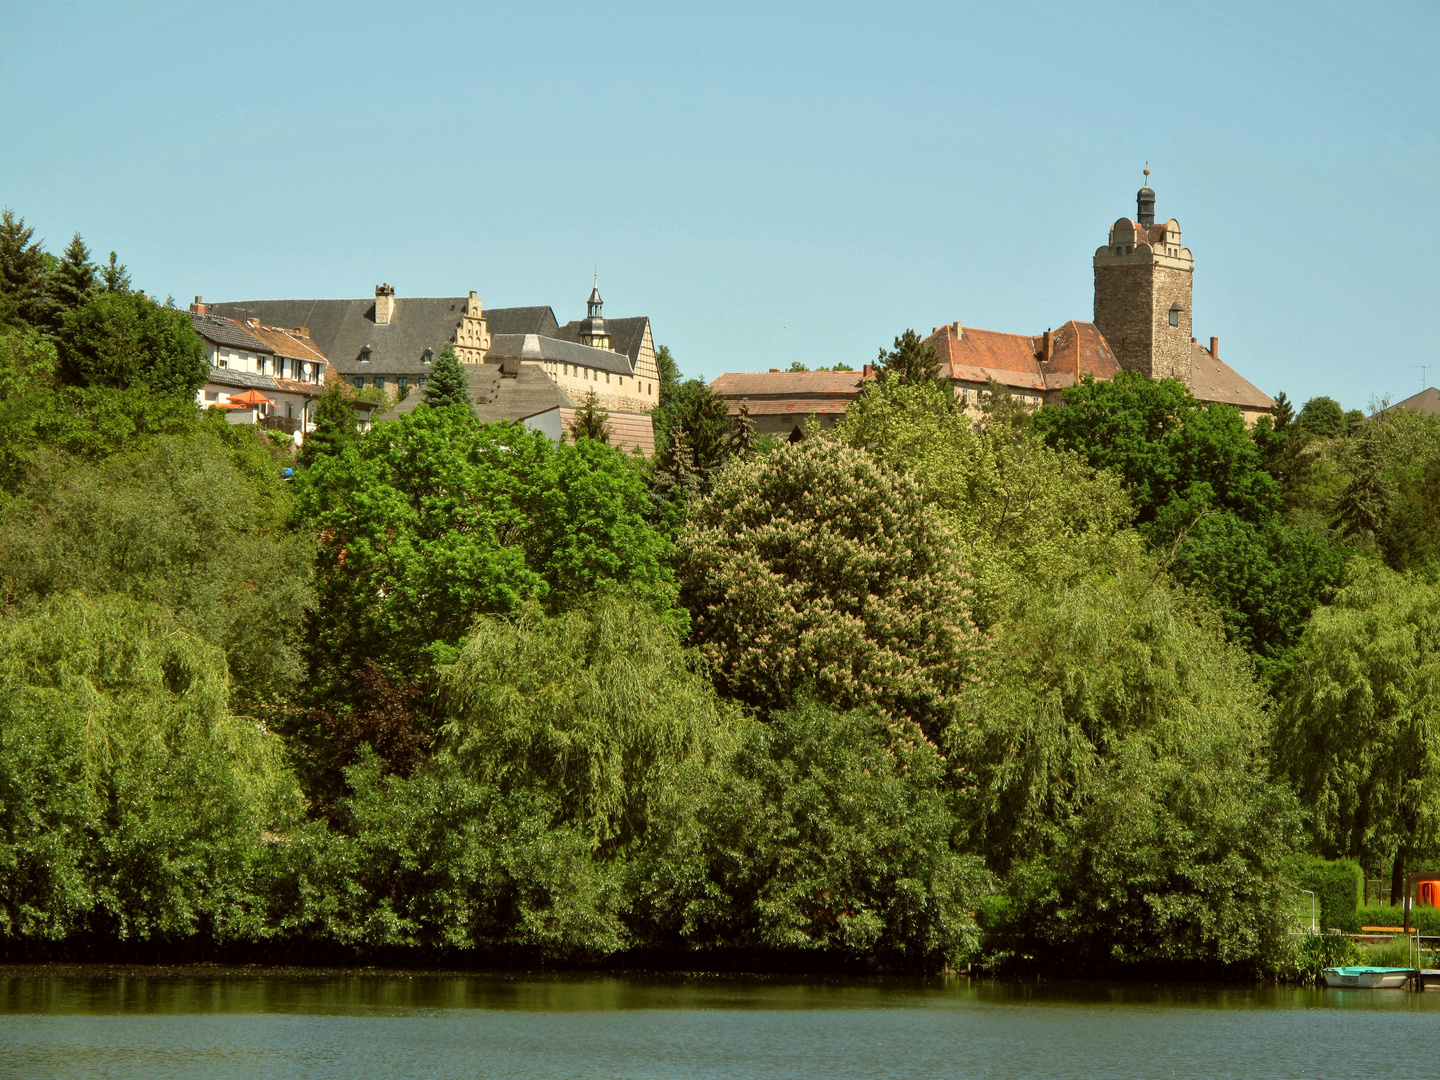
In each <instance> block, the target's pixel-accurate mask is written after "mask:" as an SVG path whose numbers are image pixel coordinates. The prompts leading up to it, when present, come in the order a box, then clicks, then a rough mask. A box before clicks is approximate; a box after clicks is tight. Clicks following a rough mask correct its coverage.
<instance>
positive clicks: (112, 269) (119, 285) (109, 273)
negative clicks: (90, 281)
mask: <svg viewBox="0 0 1440 1080" xmlns="http://www.w3.org/2000/svg"><path fill="white" fill-rule="evenodd" d="M100 284H101V285H103V286H104V287H105V291H106V292H129V291H130V271H129V270H127V269H126V268H125V264H124V263H122V262H121V261H120V260H119V259H117V258H116V257H115V252H113V251H112V252H110V261H109V262H107V263H106V264H105V265H104V266H102V267H100Z"/></svg>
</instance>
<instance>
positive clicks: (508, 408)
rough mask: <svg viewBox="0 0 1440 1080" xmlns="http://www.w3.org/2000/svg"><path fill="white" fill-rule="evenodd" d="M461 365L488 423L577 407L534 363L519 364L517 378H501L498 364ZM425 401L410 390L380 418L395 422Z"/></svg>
mask: <svg viewBox="0 0 1440 1080" xmlns="http://www.w3.org/2000/svg"><path fill="white" fill-rule="evenodd" d="M462 366H463V367H464V368H465V374H466V376H467V377H468V378H469V382H470V397H471V400H472V401H473V403H474V406H473V407H474V409H475V415H476V416H478V417H479V418H480V419H481V420H483V421H485V422H486V423H487V424H488V423H494V422H496V421H498V420H524V419H525V418H526V417H529V416H535V415H536V414H537V413H543V412H548V411H549V410H550V409H555V408H561V409H573V408H575V402H573V401H572V400H571V399H570V397H569V395H568V394H566V393H565V392H564V391H563V390H561V389H560V388H559V387H558V386H556V385H555V383H554V381H553V380H552V379H551V378H550V376H549V375H546V374H545V371H544V369H542V368H538V367H536V366H535V365H534V364H521V365H519V368H520V373H519V375H518V376H517V377H515V378H505V377H502V376H501V374H500V365H499V364H464V365H462ZM424 400H425V394H424V392H423V391H411V393H410V395H409V396H408V397H406V399H405V400H404V401H402V402H400V404H398V405H396V406H394V407H393V408H391V409H389V410H387V411H386V412H384V413H382V414H381V415H380V417H379V419H381V420H394V419H395V418H396V417H397V416H404V415H405V414H406V413H409V412H413V411H415V409H416V408H418V407H419V406H420V404H421V402H423V401H424Z"/></svg>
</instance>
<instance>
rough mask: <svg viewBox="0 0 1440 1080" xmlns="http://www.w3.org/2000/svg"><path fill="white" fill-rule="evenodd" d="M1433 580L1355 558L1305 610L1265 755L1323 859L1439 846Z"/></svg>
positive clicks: (1405, 855) (1439, 656)
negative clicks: (1307, 818) (1332, 588)
mask: <svg viewBox="0 0 1440 1080" xmlns="http://www.w3.org/2000/svg"><path fill="white" fill-rule="evenodd" d="M1437 641H1440V589H1437V588H1436V587H1435V586H1434V585H1431V584H1428V583H1423V582H1420V581H1417V580H1415V579H1414V578H1410V577H1405V576H1402V575H1400V574H1396V573H1395V572H1394V571H1391V570H1387V569H1385V568H1383V567H1380V566H1376V565H1373V564H1368V563H1366V562H1363V561H1357V562H1356V564H1355V566H1354V568H1353V573H1352V576H1351V578H1350V580H1349V581H1348V582H1347V584H1346V586H1345V588H1343V589H1342V590H1341V591H1340V593H1339V595H1337V597H1336V598H1335V602H1334V603H1333V604H1332V605H1330V606H1329V607H1324V608H1320V609H1319V610H1317V611H1316V612H1315V613H1314V615H1313V616H1312V617H1311V620H1310V627H1309V629H1308V630H1307V631H1306V634H1305V637H1304V638H1303V640H1302V642H1301V646H1300V661H1299V663H1298V664H1296V666H1295V668H1294V670H1293V672H1292V675H1291V679H1290V681H1289V684H1288V686H1287V688H1286V693H1285V694H1284V696H1283V699H1282V701H1281V708H1280V710H1279V714H1278V716H1277V721H1276V734H1275V762H1276V767H1277V769H1278V771H1279V773H1280V775H1282V776H1284V777H1285V778H1286V779H1288V780H1289V781H1290V782H1291V783H1292V784H1294V786H1295V790H1296V792H1297V793H1298V794H1299V796H1300V800H1301V802H1302V803H1303V804H1304V806H1305V807H1306V809H1307V810H1308V811H1309V812H1310V814H1311V817H1312V822H1313V824H1312V829H1313V833H1314V837H1315V841H1316V843H1317V845H1318V846H1319V849H1320V852H1321V854H1324V855H1326V856H1327V857H1336V856H1342V855H1348V856H1352V857H1355V858H1358V859H1360V860H1361V862H1362V864H1363V865H1365V866H1374V865H1375V864H1376V863H1377V862H1379V861H1380V860H1381V859H1382V858H1385V859H1390V858H1394V859H1396V860H1397V861H1398V862H1399V863H1400V865H1402V866H1403V865H1412V863H1411V862H1410V861H1409V860H1411V859H1413V858H1416V857H1421V856H1423V857H1433V856H1434V855H1436V854H1440V851H1437V845H1436V843H1435V841H1434V839H1433V838H1434V837H1435V835H1436V832H1437V827H1440V652H1437V649H1436V643H1437Z"/></svg>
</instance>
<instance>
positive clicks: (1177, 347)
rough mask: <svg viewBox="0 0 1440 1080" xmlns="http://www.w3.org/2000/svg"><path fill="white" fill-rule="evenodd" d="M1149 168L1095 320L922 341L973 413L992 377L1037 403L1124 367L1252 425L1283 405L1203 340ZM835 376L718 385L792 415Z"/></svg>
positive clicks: (733, 405) (1185, 253) (1187, 276)
mask: <svg viewBox="0 0 1440 1080" xmlns="http://www.w3.org/2000/svg"><path fill="white" fill-rule="evenodd" d="M1145 175H1146V178H1147V182H1146V184H1145V186H1144V187H1142V188H1141V189H1140V191H1139V192H1138V193H1137V195H1136V211H1137V212H1136V217H1135V219H1134V220H1132V219H1130V218H1123V217H1122V218H1120V219H1119V220H1118V221H1116V222H1115V223H1114V224H1113V225H1112V226H1111V227H1110V232H1109V235H1108V237H1107V242H1106V243H1105V244H1104V245H1103V246H1102V247H1100V248H1099V249H1098V250H1097V251H1096V252H1095V256H1094V259H1093V267H1094V273H1095V308H1094V321H1093V322H1082V321H1079V320H1074V319H1072V320H1070V321H1069V322H1066V323H1064V324H1062V325H1061V326H1060V327H1059V328H1058V329H1055V328H1051V329H1049V330H1045V331H1044V332H1042V333H1039V334H1012V333H1006V332H1003V331H998V330H981V329H978V328H976V327H971V326H964V325H962V324H961V323H960V322H958V321H957V322H951V323H947V324H946V325H944V326H937V327H935V328H933V329H932V330H931V331H930V335H929V336H928V337H927V338H925V340H924V343H925V344H926V345H928V346H930V348H932V349H934V350H935V354H936V356H937V357H938V359H939V360H940V372H941V377H942V378H945V379H947V380H948V381H949V383H950V386H951V389H952V390H953V392H954V394H955V396H956V398H957V399H958V400H959V401H960V402H961V403H962V404H963V405H964V407H965V408H966V409H967V411H969V412H970V413H972V414H973V415H975V416H977V417H978V416H979V412H980V400H981V397H980V395H981V394H982V393H984V392H985V390H986V388H987V387H988V386H989V385H990V383H991V381H994V382H997V383H999V384H1000V385H1001V386H1004V387H1005V388H1007V389H1008V390H1009V391H1010V393H1011V394H1012V395H1014V396H1015V398H1016V399H1017V400H1019V401H1020V402H1022V403H1023V404H1026V405H1030V406H1035V407H1038V406H1040V405H1043V404H1046V403H1050V402H1056V401H1059V400H1060V398H1061V394H1062V393H1063V391H1064V390H1065V388H1066V387H1067V386H1074V385H1076V384H1077V383H1079V382H1081V381H1082V380H1083V379H1084V378H1086V377H1087V376H1088V377H1090V378H1093V379H1097V380H1104V379H1111V378H1114V377H1115V375H1116V373H1117V372H1119V371H1122V370H1126V371H1138V372H1142V373H1143V374H1145V375H1148V376H1149V377H1151V378H1154V379H1178V380H1180V381H1181V382H1182V383H1184V384H1185V385H1186V386H1187V387H1189V389H1190V392H1191V393H1192V394H1194V395H1195V397H1196V398H1197V399H1198V400H1200V401H1203V402H1218V403H1222V404H1226V405H1233V406H1234V407H1235V408H1237V409H1239V410H1240V412H1241V414H1242V415H1243V416H1244V417H1245V422H1246V423H1247V424H1253V423H1254V422H1255V421H1256V420H1258V419H1259V418H1260V417H1261V416H1264V415H1266V414H1268V413H1269V412H1270V411H1271V410H1272V409H1273V408H1274V407H1275V402H1274V401H1273V400H1272V399H1271V398H1270V397H1269V396H1268V395H1266V394H1265V393H1263V392H1262V391H1260V390H1259V389H1258V388H1257V387H1255V386H1254V385H1253V384H1252V383H1250V382H1248V381H1247V380H1246V379H1245V378H1243V377H1242V376H1241V375H1240V374H1239V372H1237V371H1236V370H1235V369H1234V368H1232V367H1230V366H1229V365H1228V364H1226V363H1225V362H1224V361H1222V360H1221V359H1220V342H1219V339H1218V338H1215V337H1212V338H1211V339H1210V345H1209V347H1208V348H1207V347H1205V346H1202V345H1200V344H1198V343H1197V342H1196V340H1195V337H1194V330H1193V328H1192V327H1193V311H1192V307H1191V291H1192V285H1193V282H1194V278H1195V259H1194V257H1193V256H1192V255H1191V253H1190V249H1189V248H1187V247H1185V246H1184V245H1183V243H1182V242H1181V238H1180V223H1179V222H1178V221H1176V220H1175V219H1174V218H1171V219H1169V220H1168V221H1166V222H1165V223H1164V224H1163V225H1156V224H1155V192H1154V191H1153V190H1152V189H1151V188H1150V186H1149V182H1148V178H1149V170H1148V169H1147V170H1146V172H1145ZM757 380H759V381H757ZM828 381H829V379H828V373H825V372H810V373H802V374H796V375H791V376H789V377H788V378H787V379H785V380H783V381H782V380H777V379H774V378H773V376H772V378H771V381H770V383H768V384H766V385H771V386H773V387H775V388H776V389H777V390H779V391H780V392H778V393H770V394H763V395H762V394H760V393H759V386H760V383H761V382H764V380H763V379H761V377H760V376H759V375H746V376H739V375H722V376H721V377H720V378H719V379H717V380H716V381H715V382H714V383H712V384H711V389H712V390H713V391H714V392H715V393H717V394H719V395H720V396H721V397H724V398H726V399H727V400H728V401H729V407H730V412H731V414H732V415H734V414H736V413H738V412H739V411H740V404H741V402H742V401H745V402H747V407H748V408H749V409H750V411H751V412H752V414H753V413H754V412H755V409H756V408H757V406H758V407H761V408H763V409H765V410H766V411H767V412H769V413H773V414H776V415H783V416H786V417H787V418H790V419H791V422H792V423H793V422H794V417H795V416H796V415H797V414H799V413H803V412H804V411H805V410H806V409H807V408H809V407H810V406H811V405H812V403H813V402H814V401H815V400H816V398H817V395H819V396H823V394H824V390H823V389H822V387H823V388H827V389H828ZM812 384H813V385H812ZM752 398H753V399H755V400H752ZM761 398H763V404H762V402H761V400H759V399H761ZM831 400H832V401H834V402H837V403H838V400H839V399H838V398H831ZM833 411H834V410H833V408H832V409H830V410H828V411H826V413H825V416H828V415H829V412H833ZM817 415H819V412H818V411H817ZM825 416H822V422H825ZM830 422H833V419H832V420H831V421H830Z"/></svg>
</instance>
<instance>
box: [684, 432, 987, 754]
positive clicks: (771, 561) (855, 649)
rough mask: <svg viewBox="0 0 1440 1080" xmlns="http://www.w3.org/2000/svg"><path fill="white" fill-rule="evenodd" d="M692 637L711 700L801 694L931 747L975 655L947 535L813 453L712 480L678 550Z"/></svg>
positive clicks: (958, 560)
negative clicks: (869, 716)
mask: <svg viewBox="0 0 1440 1080" xmlns="http://www.w3.org/2000/svg"><path fill="white" fill-rule="evenodd" d="M677 555H678V562H677V567H678V571H677V572H678V576H679V579H680V582H681V588H682V600H683V602H684V604H685V606H686V607H687V608H688V609H689V610H690V612H691V616H692V619H693V626H694V631H693V640H694V642H695V644H696V645H697V646H698V648H699V649H700V652H701V654H702V655H703V656H705V658H706V659H707V660H708V661H709V662H710V663H711V664H712V665H713V670H714V673H715V678H716V682H717V685H718V686H719V687H720V689H721V690H722V692H723V693H726V694H729V695H732V696H734V697H737V698H739V699H740V700H741V701H744V702H746V703H747V704H750V705H753V706H756V707H759V708H762V709H766V710H774V709H783V708H786V707H788V706H789V705H791V704H793V703H794V702H795V701H796V700H798V696H799V695H800V694H801V693H802V691H805V690H806V689H807V688H811V690H812V691H813V693H814V695H815V696H816V697H817V698H818V699H819V700H821V701H823V702H824V703H826V704H828V705H830V706H832V707H834V708H839V709H850V708H856V707H864V706H873V707H875V708H878V709H880V710H881V711H883V712H885V713H887V714H888V715H890V716H893V717H908V718H912V719H914V720H916V721H918V722H919V723H920V724H921V725H922V727H924V728H925V729H926V731H927V733H928V734H931V735H932V736H933V735H934V734H935V732H936V731H937V729H938V728H939V727H940V726H942V725H943V723H944V722H945V720H946V718H947V717H948V715H949V712H950V709H951V708H952V706H953V703H954V701H955V699H956V696H957V695H958V694H959V692H960V690H961V688H962V687H963V686H964V685H966V683H967V681H968V679H969V673H970V667H971V660H972V654H973V652H974V650H975V648H976V645H977V642H976V639H975V633H974V630H973V628H972V625H971V621H970V601H969V580H968V578H967V577H966V575H965V572H964V570H963V565H964V560H963V555H962V553H961V551H960V548H959V545H958V544H957V542H956V540H955V537H954V535H953V534H952V533H951V532H950V531H949V530H948V529H946V528H945V527H944V526H943V525H941V524H940V522H939V521H938V520H937V519H936V517H935V515H934V514H933V512H932V511H931V510H930V509H929V508H928V507H926V506H925V500H924V494H923V492H922V491H921V489H920V488H919V486H918V485H917V484H915V482H914V481H912V480H910V479H908V478H906V477H904V476H902V475H899V474H896V473H893V472H890V471H889V470H887V469H885V468H883V467H882V466H880V465H879V464H878V463H876V462H875V461H874V459H872V458H870V457H869V456H867V455H866V454H864V453H863V452H860V451H855V450H850V449H847V448H845V447H842V446H838V445H836V444H834V443H830V442H821V441H811V442H807V443H800V444H795V445H793V446H786V447H783V448H779V449H776V450H774V451H772V452H771V453H768V454H766V455H764V456H763V457H759V458H756V459H755V460H753V461H749V462H743V463H741V462H736V463H734V464H733V465H732V466H731V467H730V468H728V469H726V470H724V471H723V472H722V473H721V474H720V475H719V478H718V479H717V481H716V483H715V487H714V490H713V491H712V492H711V494H710V495H709V496H708V497H707V498H706V499H704V500H703V501H702V502H700V503H699V504H697V505H696V506H695V507H693V508H692V510H691V513H690V518H689V521H688V522H687V524H686V526H685V529H684V531H683V532H682V534H681V536H680V539H679V542H678V552H677Z"/></svg>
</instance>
